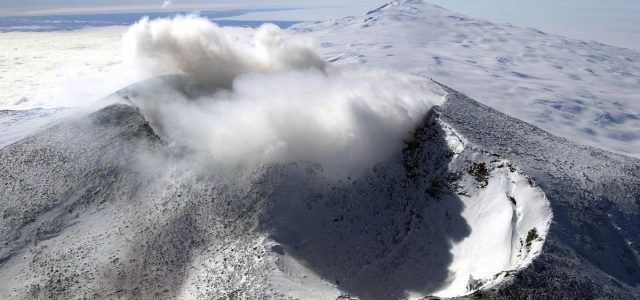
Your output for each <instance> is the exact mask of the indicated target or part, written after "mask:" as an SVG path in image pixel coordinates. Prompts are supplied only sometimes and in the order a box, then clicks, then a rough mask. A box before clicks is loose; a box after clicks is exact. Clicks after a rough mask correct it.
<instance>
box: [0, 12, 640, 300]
mask: <svg viewBox="0 0 640 300" xmlns="http://www.w3.org/2000/svg"><path fill="white" fill-rule="evenodd" d="M110 30H112V29H110ZM70 34H72V33H70ZM313 41H315V42H316V43H317V44H318V46H319V48H318V49H316V48H314V45H313ZM123 43H124V45H123V48H124V51H125V55H126V57H125V60H127V64H128V66H129V67H131V68H135V70H132V71H131V72H136V74H135V75H126V76H125V75H123V76H122V77H123V78H120V79H116V80H114V81H109V82H112V83H114V82H126V81H128V80H130V79H131V78H140V77H146V78H149V79H147V80H144V81H141V82H137V83H134V84H132V85H129V86H127V87H124V88H122V89H120V90H118V91H117V92H114V93H113V94H111V95H110V96H108V97H105V99H103V100H100V101H99V102H96V103H94V104H92V105H91V106H90V107H88V108H87V107H83V108H77V107H72V108H51V109H42V108H39V109H30V110H5V111H0V298H2V299H31V298H38V299H40V298H56V299H85V298H98V299H113V298H126V299H130V298H133V299H174V298H178V299H208V298H212V299H439V298H462V299H494V298H499V299H521V298H527V299H592V298H604V299H636V298H638V297H640V160H638V159H637V158H635V157H634V156H637V155H638V154H639V152H638V151H637V149H638V146H640V132H639V131H638V128H640V120H639V119H640V114H639V113H640V107H639V106H638V101H640V100H638V98H637V97H638V95H639V94H638V91H640V77H638V74H640V66H639V64H640V54H638V53H636V52H633V51H631V50H625V49H619V48H613V47H609V46H605V45H601V44H597V43H585V42H580V41H574V40H569V39H565V38H561V37H557V36H552V35H547V34H544V33H541V32H538V31H535V30H532V29H521V28H516V27H512V26H508V25H497V24H492V23H489V22H485V21H479V20H474V19H472V18H469V17H466V16H462V15H459V14H456V13H452V12H449V11H447V10H445V9H443V8H440V7H437V6H433V5H429V4H424V3H422V2H420V1H414V0H405V1H394V2H391V3H389V4H387V5H385V6H383V7H381V8H379V9H376V10H373V11H371V12H369V13H368V14H367V15H366V16H363V17H349V18H345V19H342V20H336V21H328V22H320V23H315V24H301V25H297V26H294V27H293V28H291V29H290V30H280V29H278V28H275V27H274V26H268V25H267V26H262V27H260V28H258V29H248V28H222V27H218V26H216V25H214V24H212V23H211V22H210V21H208V20H206V19H204V18H200V17H197V16H184V17H177V18H174V19H162V20H142V21H141V22H139V23H138V24H136V25H133V26H132V27H131V28H129V29H128V30H127V31H126V33H125V35H124V38H123ZM117 68H118V70H120V68H123V70H124V69H126V68H127V67H126V66H125V65H124V64H122V65H120V64H119V63H118V67H117ZM587 69H588V70H587ZM3 76H5V75H3ZM128 76H131V77H128ZM125 77H126V78H125ZM118 80H121V81H118ZM476 100H477V101H476ZM78 101H82V100H80V99H73V101H72V102H70V103H78ZM603 115H604V117H603ZM527 122H529V123H527ZM541 128H542V129H541ZM561 136H562V137H561ZM605 149H609V150H615V152H619V153H612V152H608V151H607V150H605ZM620 153H626V154H627V155H626V156H625V155H623V154H620Z"/></svg>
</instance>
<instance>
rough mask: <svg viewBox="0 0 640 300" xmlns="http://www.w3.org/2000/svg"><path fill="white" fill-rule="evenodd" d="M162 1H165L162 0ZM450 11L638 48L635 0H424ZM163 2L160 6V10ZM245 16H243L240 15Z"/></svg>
mask: <svg viewBox="0 0 640 300" xmlns="http://www.w3.org/2000/svg"><path fill="white" fill-rule="evenodd" d="M165 1H168V2H167V3H165ZM385 2H387V0H353V1H340V0H322V1H321V0H299V1H284V0H238V1H230V0H217V1H212V0H0V15H8V14H13V15H15V14H60V13H101V12H114V11H158V10H162V9H172V10H206V9H210V10H216V9H235V8H244V9H246V8H316V9H313V10H304V11H297V12H289V13H281V12H280V13H276V12H274V13H273V14H272V15H271V16H269V15H267V14H264V13H261V14H257V15H256V17H267V18H269V19H271V20H275V19H274V17H277V18H280V19H289V20H292V19H297V20H296V21H309V20H313V21H319V20H326V19H334V18H340V17H343V16H347V15H360V14H363V13H364V12H366V11H368V10H371V9H373V8H376V7H378V6H380V5H382V4H384V3H385ZM427 2H431V3H434V4H438V5H440V6H443V7H445V8H448V9H450V10H453V11H456V12H460V13H463V14H467V15H469V16H472V17H477V18H481V19H485V20H488V21H493V22H499V23H511V24H513V25H516V26H521V27H532V28H536V29H540V30H542V31H545V32H547V33H552V34H558V35H563V36H567V37H572V38H578V39H582V40H594V41H598V42H601V43H605V44H610V45H614V46H619V47H625V48H629V49H634V50H638V51H640V1H639V0H607V1H602V0H535V1H521V0H427ZM163 6H164V7H165V8H163ZM245 18H246V17H245Z"/></svg>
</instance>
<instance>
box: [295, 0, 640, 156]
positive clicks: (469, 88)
mask: <svg viewBox="0 0 640 300" xmlns="http://www.w3.org/2000/svg"><path fill="white" fill-rule="evenodd" d="M294 30H296V31H298V32H300V33H301V34H304V35H311V36H313V37H314V38H315V39H316V40H317V42H318V45H319V46H321V50H320V51H321V53H322V54H323V55H324V57H325V58H327V59H328V60H330V61H332V62H334V63H335V64H338V65H351V64H366V65H373V66H378V67H388V68H392V69H395V70H399V71H402V72H411V73H415V74H420V75H423V76H426V77H429V78H433V79H434V80H437V81H439V82H442V83H444V84H447V85H448V86H452V87H454V88H455V89H456V90H458V91H461V92H464V93H466V94H468V95H469V96H470V97H472V98H474V99H476V100H478V101H480V102H481V103H483V104H487V105H489V106H491V107H493V108H495V109H498V110H499V111H501V112H504V113H507V114H509V115H511V116H514V117H517V118H519V119H521V120H525V121H527V122H529V123H531V124H535V125H536V126H538V127H540V128H542V129H544V130H547V131H549V132H551V133H553V134H555V135H559V136H562V137H565V138H568V139H570V140H573V141H575V142H578V143H581V144H585V145H591V146H596V147H599V148H603V149H607V150H611V151H615V152H622V153H627V154H631V155H634V156H636V157H637V156H639V155H640V151H638V149H640V106H639V105H638V103H640V93H639V91H640V54H639V53H637V52H635V51H632V50H627V49H621V48H616V47H610V46H607V45H602V44H599V43H596V42H583V41H578V40H572V39H569V38H564V37H560V36H554V35H550V34H545V33H544V32H540V31H538V30H535V29H524V28H518V27H514V26H510V25H503V24H493V23H490V22H487V21H482V20H477V19H474V18H472V17H468V16H465V15H461V14H458V13H455V12H451V11H448V10H446V9H443V8H441V7H438V6H435V5H430V4H426V3H423V2H422V1H417V0H402V1H393V2H391V3H389V4H388V5H385V6H383V7H381V8H379V9H376V10H374V11H371V12H369V13H368V14H367V15H365V16H360V17H350V18H345V19H341V20H335V21H327V22H321V23H317V24H311V25H298V26H296V27H295V28H294Z"/></svg>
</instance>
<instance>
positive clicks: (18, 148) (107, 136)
mask: <svg viewBox="0 0 640 300" xmlns="http://www.w3.org/2000/svg"><path fill="white" fill-rule="evenodd" d="M129 91H131V90H129ZM138 94H141V93H140V92H138ZM190 152H191V150H187V149H184V148H182V147H174V146H171V145H169V144H165V143H163V142H162V141H161V140H159V139H158V137H157V136H156V135H155V134H154V133H153V131H152V129H151V128H150V127H149V125H148V124H147V122H146V121H145V120H144V118H143V116H142V115H141V114H140V113H139V111H138V110H137V109H136V108H134V107H131V106H128V105H122V104H120V105H115V106H109V107H107V108H105V109H102V110H100V111H98V112H96V113H94V114H91V115H89V116H87V117H84V118H79V119H76V120H69V121H65V122H62V123H60V124H57V125H55V126H53V127H52V128H50V129H48V130H46V131H44V132H42V133H39V134H36V135H34V136H32V137H29V138H27V139H25V140H24V141H21V142H18V143H15V144H12V145H9V146H7V147H5V148H3V149H2V150H0V161H1V162H2V164H0V169H1V172H0V174H2V175H0V182H1V184H2V186H3V195H2V197H1V198H0V201H2V203H1V204H2V207H3V218H2V223H0V238H1V241H2V244H3V247H2V248H0V250H1V252H0V254H1V261H0V268H2V274H3V275H2V278H1V279H2V280H1V281H0V282H2V284H1V285H0V293H1V295H2V297H8V298H16V297H18V298H24V297H31V296H33V297H65V298H67V297H184V298H202V297H207V296H208V297H211V296H220V295H228V296H229V297H231V295H235V296H236V297H249V298H254V297H265V296H267V297H273V298H296V297H303V298H309V297H310V298H317V299H335V298H336V297H338V296H340V295H341V294H342V295H347V294H348V295H353V296H357V297H361V298H365V299H388V298H404V297H409V298H419V297H423V296H426V295H431V294H437V295H442V296H459V295H464V294H468V293H470V292H473V291H475V290H477V289H479V288H488V287H492V286H494V285H496V284H499V283H501V282H503V281H504V279H506V278H510V277H512V276H513V274H515V273H516V272H517V271H518V270H520V269H522V268H524V267H526V266H527V265H528V264H530V263H531V262H532V261H533V258H534V257H535V256H537V255H539V254H540V250H541V249H542V245H543V242H544V239H545V236H546V232H547V228H548V226H549V222H550V218H551V212H550V208H549V203H548V202H547V200H546V197H545V195H544V193H543V192H542V190H541V189H540V188H538V187H536V186H535V184H533V182H532V181H531V180H530V179H528V177H527V176H526V175H524V174H523V173H521V171H519V170H518V169H517V168H516V167H515V165H513V164H511V163H510V162H508V161H506V160H504V159H502V158H500V157H499V155H497V154H492V153H489V152H486V151H484V150H483V149H480V148H478V147H475V146H474V145H473V144H471V143H469V142H468V141H467V140H466V139H465V138H464V137H463V136H461V135H460V134H459V133H457V129H456V128H454V127H451V126H449V125H447V124H446V123H443V122H441V121H440V120H439V118H437V117H436V116H435V115H433V114H431V113H430V114H429V115H427V116H425V123H424V124H423V125H422V126H421V127H420V128H419V129H418V130H417V131H416V132H415V134H414V138H413V139H412V140H410V141H408V143H407V145H406V147H405V149H404V150H403V151H402V153H396V154H395V155H394V157H392V158H391V159H390V160H388V161H386V162H383V163H380V164H378V165H376V166H375V167H373V168H372V169H371V170H369V171H367V172H366V173H365V174H361V175H355V176H354V177H349V178H347V179H335V178H334V177H333V176H332V175H331V174H327V173H326V172H325V171H324V170H323V166H322V165H319V164H317V163H312V162H310V163H306V162H300V163H290V164H271V165H263V166H256V167H251V168H240V169H237V168H214V169H209V168H205V169H202V168H199V167H195V165H194V164H200V163H201V162H200V161H198V160H194V157H197V156H193V155H191V154H190ZM78 179H80V180H78Z"/></svg>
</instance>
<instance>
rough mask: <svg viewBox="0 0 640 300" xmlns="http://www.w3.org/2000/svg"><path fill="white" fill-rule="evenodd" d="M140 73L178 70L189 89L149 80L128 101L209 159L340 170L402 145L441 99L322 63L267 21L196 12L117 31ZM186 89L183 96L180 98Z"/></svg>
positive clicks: (415, 84) (407, 82)
mask: <svg viewBox="0 0 640 300" xmlns="http://www.w3.org/2000/svg"><path fill="white" fill-rule="evenodd" d="M124 42H125V45H124V49H125V51H126V55H127V56H128V57H129V59H130V61H131V62H133V63H134V64H135V65H136V66H137V67H138V68H139V70H142V72H144V73H146V74H148V76H152V77H153V76H157V75H165V74H182V75H183V76H184V77H186V78H187V81H188V82H192V83H194V84H195V85H196V86H198V88H197V89H201V90H206V93H195V94H196V95H197V96H193V95H194V93H190V92H189V89H193V86H190V85H189V84H186V86H183V87H176V85H175V84H166V83H167V82H168V81H172V80H173V81H174V82H177V81H179V80H178V78H177V77H171V78H167V79H165V80H156V81H155V83H153V82H152V83H149V84H147V85H142V86H146V87H144V88H142V87H141V88H140V89H139V91H138V92H136V93H132V95H131V96H130V98H131V100H132V101H134V102H135V103H136V104H138V105H139V106H140V107H141V110H142V111H143V113H144V114H145V116H146V117H147V118H148V119H149V121H150V122H151V124H152V126H153V127H154V129H156V130H157V131H158V133H159V134H160V135H161V136H162V137H163V138H164V139H166V140H168V141H170V142H175V143H178V144H182V145H186V146H188V147H190V148H192V149H195V150H198V152H199V153H204V154H205V155H206V156H207V157H209V158H210V159H212V161H215V162H221V163H232V164H237V163H240V164H261V163H268V162H294V161H311V162H319V163H322V164H323V166H324V167H325V169H326V170H328V171H329V172H334V174H336V175H346V174H349V173H353V172H357V171H359V170H362V169H364V168H368V167H370V166H372V165H373V164H375V163H377V162H381V161H383V160H385V159H388V158H389V157H390V156H391V155H393V154H394V153H397V151H399V150H401V149H402V147H403V141H404V140H406V139H407V138H408V137H409V135H410V134H411V132H412V131H413V129H414V128H415V126H416V125H417V124H418V123H419V122H421V121H422V120H423V119H424V117H425V114H426V112H427V111H428V110H429V109H430V108H431V107H432V106H433V105H435V104H439V103H440V102H441V101H442V100H443V92H442V91H441V90H440V88H439V87H437V86H435V84H433V83H431V82H430V81H428V80H426V79H423V78H417V77H414V76H408V75H402V74H398V73H392V72H386V71H380V70H366V69H362V68H352V69H346V68H341V69H338V68H333V67H330V66H327V65H325V63H324V61H323V60H322V59H320V57H319V56H318V55H317V54H316V52H315V51H314V50H313V48H312V44H311V43H310V42H309V41H307V40H304V39H301V38H300V37H298V36H293V35H290V34H289V33H288V32H286V31H283V30H280V29H279V28H277V27H276V26H274V25H265V26H262V27H260V28H258V29H246V28H221V27H218V26H216V25H215V24H212V23H211V22H210V21H208V20H206V19H203V18H199V17H196V16H186V17H177V18H175V19H171V20H169V19H161V20H153V21H149V20H147V19H145V20H142V21H141V22H140V23H138V24H136V25H134V26H132V27H131V29H130V30H129V32H128V33H127V34H126V35H125V38H124ZM188 95H191V96H188Z"/></svg>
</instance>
